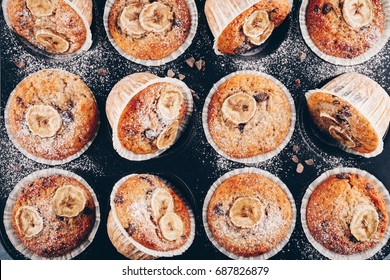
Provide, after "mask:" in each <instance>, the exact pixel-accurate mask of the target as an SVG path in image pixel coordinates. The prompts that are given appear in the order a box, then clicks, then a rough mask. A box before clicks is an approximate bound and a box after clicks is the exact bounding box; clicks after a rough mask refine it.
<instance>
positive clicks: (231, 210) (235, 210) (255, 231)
mask: <svg viewBox="0 0 390 280" xmlns="http://www.w3.org/2000/svg"><path fill="white" fill-rule="evenodd" d="M207 223H208V225H209V228H210V231H211V233H212V235H213V237H214V238H215V240H216V241H217V243H218V244H219V245H220V246H222V247H224V248H225V249H226V250H227V251H229V252H231V253H233V254H235V255H238V256H243V257H255V256H259V255H261V254H264V253H267V252H269V251H270V250H272V249H273V248H275V246H277V245H278V244H279V243H280V242H282V241H283V240H284V239H285V238H286V237H287V234H288V231H289V229H290V227H291V225H292V206H291V203H290V201H289V199H288V197H287V195H286V193H285V192H284V191H283V190H282V188H281V187H280V186H278V185H277V184H276V183H275V182H273V181H271V180H270V179H268V178H266V177H264V176H262V175H260V174H255V173H245V174H239V175H235V176H233V177H230V178H228V179H226V180H225V181H223V183H221V184H220V185H219V186H218V187H217V188H216V190H215V191H214V193H213V195H212V197H211V199H210V202H209V204H208V206H207Z"/></svg>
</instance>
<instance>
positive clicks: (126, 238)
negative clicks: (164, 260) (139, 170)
mask: <svg viewBox="0 0 390 280" xmlns="http://www.w3.org/2000/svg"><path fill="white" fill-rule="evenodd" d="M137 175H139V174H131V175H128V176H126V177H123V178H122V179H120V180H119V181H118V182H117V183H116V184H115V186H114V188H113V190H112V192H111V196H110V206H111V210H110V214H109V218H108V221H107V230H108V234H109V236H110V239H111V242H112V243H113V245H114V246H115V248H117V250H118V252H119V253H121V254H123V255H124V256H126V257H128V258H130V259H136V260H140V259H144V260H147V259H148V260H149V259H156V258H159V257H173V256H178V255H181V254H183V253H184V252H185V251H187V249H188V248H189V247H190V246H191V244H192V242H193V241H194V238H195V217H194V213H193V212H192V210H191V208H190V206H189V204H188V203H187V202H186V200H185V199H184V197H182V195H181V193H180V192H178V191H177V190H176V188H175V187H174V186H172V185H171V184H170V183H169V182H167V181H166V180H164V179H162V178H161V177H158V176H156V177H158V178H159V179H160V180H161V181H163V182H164V183H165V184H166V185H167V186H168V187H169V188H171V189H172V190H173V191H174V192H175V194H176V195H177V196H179V198H180V199H181V200H182V201H183V202H184V203H185V204H186V206H187V211H188V214H189V217H190V223H191V228H190V235H189V237H188V239H187V241H186V242H185V243H184V244H183V246H181V247H180V248H178V249H175V250H170V251H156V250H152V249H149V248H147V247H145V246H143V245H142V244H140V243H138V242H137V241H136V240H134V239H133V238H132V237H131V236H130V235H129V234H128V233H127V232H126V230H125V229H124V228H123V226H122V224H121V223H120V221H119V218H118V216H117V213H116V210H115V202H114V199H115V195H116V193H117V191H118V189H119V188H120V186H122V185H123V184H124V183H125V182H126V181H127V180H128V179H129V178H131V177H134V176H137ZM154 176H155V175H154Z"/></svg>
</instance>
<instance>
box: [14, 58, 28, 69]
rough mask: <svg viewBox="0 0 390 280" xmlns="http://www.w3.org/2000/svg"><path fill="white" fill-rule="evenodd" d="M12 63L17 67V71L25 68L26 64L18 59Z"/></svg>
mask: <svg viewBox="0 0 390 280" xmlns="http://www.w3.org/2000/svg"><path fill="white" fill-rule="evenodd" d="M13 62H14V64H15V66H16V67H18V68H19V69H24V68H26V62H24V60H22V59H20V58H17V59H15V60H14V61H13Z"/></svg>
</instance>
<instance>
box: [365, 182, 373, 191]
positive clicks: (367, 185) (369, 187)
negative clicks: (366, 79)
mask: <svg viewBox="0 0 390 280" xmlns="http://www.w3.org/2000/svg"><path fill="white" fill-rule="evenodd" d="M366 189H367V190H373V189H374V187H373V186H371V184H369V183H367V184H366Z"/></svg>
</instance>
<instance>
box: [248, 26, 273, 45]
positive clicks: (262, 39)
mask: <svg viewBox="0 0 390 280" xmlns="http://www.w3.org/2000/svg"><path fill="white" fill-rule="evenodd" d="M274 27H275V25H274V23H273V22H270V23H269V24H268V26H267V28H266V29H265V30H264V32H263V34H261V35H260V36H259V37H257V38H252V37H249V38H248V39H249V42H251V43H252V44H253V45H256V46H260V45H261V44H264V42H265V41H267V39H268V38H269V36H271V34H272V31H274Z"/></svg>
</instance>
